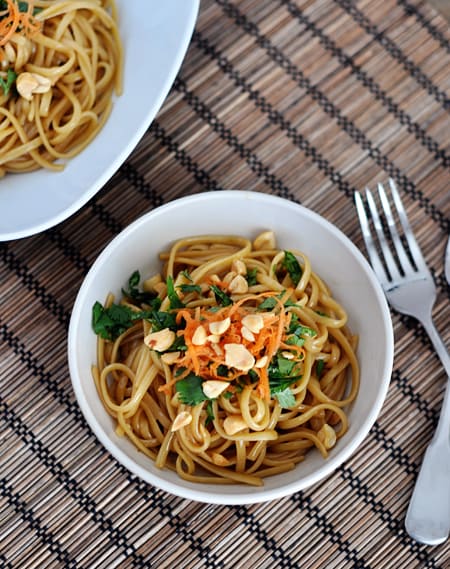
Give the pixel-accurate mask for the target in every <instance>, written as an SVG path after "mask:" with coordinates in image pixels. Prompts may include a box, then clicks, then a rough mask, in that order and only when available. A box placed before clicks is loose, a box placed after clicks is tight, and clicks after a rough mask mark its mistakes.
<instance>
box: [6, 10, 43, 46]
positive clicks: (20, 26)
mask: <svg viewBox="0 0 450 569" xmlns="http://www.w3.org/2000/svg"><path fill="white" fill-rule="evenodd" d="M6 3H7V7H6V9H5V10H3V11H2V12H0V18H1V19H0V46H4V45H6V44H7V43H8V41H9V40H10V39H11V37H12V35H13V34H14V33H16V32H20V33H21V34H22V35H24V36H25V37H28V38H31V37H33V36H34V35H35V34H36V33H38V32H40V31H41V28H42V24H41V22H39V21H38V20H36V18H35V17H34V16H33V1H32V0H29V1H28V7H27V11H26V12H21V11H20V10H19V5H18V3H17V2H16V0H6Z"/></svg>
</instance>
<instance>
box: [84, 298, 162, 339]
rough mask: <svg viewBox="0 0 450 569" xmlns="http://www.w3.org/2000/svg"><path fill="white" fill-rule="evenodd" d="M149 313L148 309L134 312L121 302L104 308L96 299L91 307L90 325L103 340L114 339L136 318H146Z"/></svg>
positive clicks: (131, 324)
mask: <svg viewBox="0 0 450 569" xmlns="http://www.w3.org/2000/svg"><path fill="white" fill-rule="evenodd" d="M150 315H151V312H150V311H145V310H142V311H139V312H135V311H133V310H131V308H130V307H128V306H122V305H121V304H111V306H109V307H108V308H104V307H103V305H102V304H101V303H100V302H98V301H97V302H95V304H94V306H93V307H92V327H93V329H94V332H95V333H96V334H98V335H99V336H101V337H102V338H104V339H105V340H115V339H116V338H117V337H119V336H120V334H123V333H124V332H125V331H126V330H128V328H131V326H133V324H134V322H135V321H136V320H141V319H142V318H148V317H149V316H150Z"/></svg>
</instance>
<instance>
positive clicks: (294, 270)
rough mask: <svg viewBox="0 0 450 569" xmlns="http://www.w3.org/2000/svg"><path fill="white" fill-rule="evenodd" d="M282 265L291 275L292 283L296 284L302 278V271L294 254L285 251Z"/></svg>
mask: <svg viewBox="0 0 450 569" xmlns="http://www.w3.org/2000/svg"><path fill="white" fill-rule="evenodd" d="M282 266H283V267H284V268H285V269H286V271H287V272H288V273H289V276H290V277H291V280H292V282H293V283H294V285H295V286H297V285H298V283H299V281H300V279H301V278H302V274H303V271H302V268H301V267H300V263H299V262H298V261H297V258H296V257H295V255H294V254H293V253H291V252H290V251H285V252H284V259H283V262H282Z"/></svg>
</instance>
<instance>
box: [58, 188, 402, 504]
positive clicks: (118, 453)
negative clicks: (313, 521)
mask: <svg viewBox="0 0 450 569" xmlns="http://www.w3.org/2000/svg"><path fill="white" fill-rule="evenodd" d="M224 198H225V199H233V200H242V199H250V200H256V201H262V202H268V203H272V204H274V205H275V204H280V203H283V204H285V205H286V203H287V204H289V205H290V206H291V207H293V208H299V210H303V213H306V214H307V215H308V216H310V217H311V218H313V219H314V220H315V221H316V222H318V223H319V224H321V225H325V226H326V228H327V229H328V230H330V231H332V232H333V233H334V234H335V236H336V237H338V238H339V239H340V240H341V241H342V240H343V241H344V243H345V245H346V247H348V248H349V250H350V253H351V254H352V255H353V256H354V257H355V258H356V260H357V261H358V263H359V265H360V266H361V269H362V270H363V271H364V272H365V274H366V276H367V277H368V279H369V281H370V283H371V285H372V286H373V291H374V294H375V297H376V300H377V302H378V305H379V307H380V310H381V317H382V324H383V328H384V331H385V335H384V353H385V358H384V364H383V369H382V371H381V373H380V386H379V389H378V392H377V395H376V398H375V401H374V404H373V405H372V407H371V409H370V411H369V413H368V414H367V415H366V417H365V419H364V420H363V421H362V422H361V424H360V426H359V427H358V430H357V432H356V433H355V435H354V436H353V437H352V439H350V440H349V441H347V442H346V445H345V446H343V447H342V449H340V450H339V451H338V452H337V453H336V455H334V456H332V457H329V458H328V459H327V460H326V461H324V463H323V465H321V466H320V467H319V468H318V469H317V470H315V471H314V472H313V473H310V474H308V475H306V476H304V477H303V478H302V479H299V480H295V481H293V482H290V483H288V484H286V485H284V486H283V487H282V488H273V489H267V488H265V487H264V486H262V487H261V489H259V488H257V489H252V492H249V493H248V494H239V493H236V494H221V493H220V486H218V487H217V488H218V491H217V492H216V493H212V492H211V491H206V490H202V487H203V485H201V484H198V489H197V488H196V487H194V488H186V487H183V486H182V485H178V484H176V483H173V482H171V481H170V480H167V479H165V478H164V476H161V477H158V476H155V475H154V474H153V473H152V472H151V471H150V470H146V469H145V468H143V467H142V466H141V465H139V464H138V463H136V462H135V461H133V460H132V459H131V458H130V457H129V456H127V454H126V453H125V452H124V451H122V450H121V449H120V448H119V447H117V446H116V445H115V444H114V442H113V441H112V440H111V438H110V437H109V436H108V434H107V433H106V432H104V430H103V428H102V427H101V426H100V425H99V423H98V421H97V418H96V417H95V415H94V413H93V412H92V411H91V408H90V405H89V402H88V401H87V398H86V397H85V394H84V392H83V390H82V388H81V385H82V378H80V377H78V373H77V361H76V357H75V353H76V350H75V349H73V348H72V346H74V345H75V342H76V339H77V337H78V328H79V325H80V320H79V319H78V314H79V313H80V309H81V307H82V306H83V302H84V297H85V295H86V294H87V291H88V290H89V287H90V285H91V283H92V282H93V280H94V279H95V277H96V272H97V270H98V268H100V267H101V266H102V264H103V263H104V261H105V260H106V259H108V258H109V257H110V255H111V254H113V253H114V250H115V249H116V248H118V247H120V245H121V244H122V243H123V242H124V241H126V240H127V238H128V236H129V235H130V234H132V233H133V232H135V231H137V230H138V229H139V228H140V227H141V226H142V225H145V224H147V223H149V221H150V220H151V219H152V218H153V217H155V216H157V215H161V213H165V212H167V213H170V210H172V209H178V208H179V207H183V205H185V204H186V203H190V204H192V203H194V204H195V203H200V202H204V201H205V200H216V199H224ZM67 355H68V364H69V372H70V379H71V383H72V387H73V390H74V393H75V396H76V399H77V402H78V405H79V406H80V409H81V411H82V414H83V416H84V418H85V419H86V422H87V423H88V425H89V427H90V429H91V431H92V434H94V435H95V437H96V438H97V439H98V440H99V441H100V442H101V443H102V445H103V446H104V447H105V448H106V450H108V452H109V453H110V454H111V455H112V456H113V457H114V458H115V459H116V460H117V461H118V462H119V463H120V464H121V465H122V466H124V467H125V468H127V470H129V471H130V472H131V473H132V474H134V475H136V476H138V477H139V478H140V479H142V480H144V481H145V482H147V483H149V484H151V485H153V486H155V487H156V488H159V489H162V490H165V491H167V492H169V493H171V494H173V495H175V496H178V497H180V498H185V499H191V500H194V501H198V502H204V503H214V504H221V505H244V504H253V503H262V502H267V501H270V500H274V499H279V498H283V497H286V496H289V495H292V494H294V493H295V492H298V491H300V490H303V489H305V488H308V487H310V486H312V485H314V484H316V483H317V482H319V481H320V480H323V479H324V478H326V477H327V476H329V475H330V474H332V473H333V472H334V471H335V470H336V469H337V468H338V466H339V465H341V464H342V463H344V462H345V461H346V460H347V459H348V458H349V457H350V456H351V455H352V454H354V452H355V451H356V449H357V448H358V447H359V446H360V444H361V443H362V442H363V440H364V439H365V438H366V437H367V435H368V433H369V431H370V429H371V428H372V426H373V424H374V423H375V421H376V419H377V417H378V415H379V413H380V411H381V408H382V406H383V404H384V401H385V398H386V395H387V392H388V388H389V385H390V378H391V373H392V368H393V359H394V333H393V327H392V320H391V315H390V310H389V306H388V303H387V300H386V297H385V294H384V292H383V290H382V287H381V285H380V284H379V282H378V279H377V278H376V276H375V274H374V272H373V270H372V268H371V266H370V265H369V263H368V261H367V260H366V258H365V257H364V256H363V254H362V253H361V251H360V250H359V249H358V248H357V247H356V245H355V244H354V243H353V242H352V241H351V240H350V239H349V238H348V237H347V236H346V235H345V233H343V231H341V230H340V229H339V228H338V227H336V226H335V225H334V224H332V223H331V222H329V221H328V220H327V219H326V218H324V217H322V216H321V215H319V214H318V213H316V212H314V211H313V210H311V209H309V208H307V207H305V206H303V205H300V204H297V203H295V202H293V201H291V200H287V199H285V198H282V197H279V196H273V195H270V194H264V193H262V192H257V191H249V190H238V189H236V190H234V189H233V190H219V191H208V192H203V193H200V194H194V195H190V196H184V197H180V198H177V199H175V200H172V201H170V202H168V203H166V204H163V205H161V206H158V207H156V208H154V209H153V210H151V211H149V212H147V213H144V214H143V215H141V216H140V217H138V218H137V219H135V220H134V221H133V222H131V223H130V224H129V225H128V226H127V227H125V228H124V229H123V230H122V231H121V232H120V233H118V234H117V235H116V236H115V237H113V238H112V239H111V240H110V242H109V243H107V244H106V246H105V247H104V248H103V250H102V251H101V252H100V254H99V255H98V256H97V258H96V260H95V261H94V263H93V264H92V266H91V268H90V270H89V272H88V273H87V275H86V276H85V278H84V280H83V282H82V284H81V287H80V288H79V290H78V293H77V296H76V299H75V303H74V305H73V309H72V314H71V318H70V323H69V329H68V343H67ZM162 472H163V471H162ZM229 488H231V486H230V487H229Z"/></svg>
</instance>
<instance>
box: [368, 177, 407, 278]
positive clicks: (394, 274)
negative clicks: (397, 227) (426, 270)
mask: <svg viewBox="0 0 450 569" xmlns="http://www.w3.org/2000/svg"><path fill="white" fill-rule="evenodd" d="M366 198H367V203H368V205H369V209H370V213H371V215H372V219H373V225H374V227H375V231H376V233H377V237H378V241H379V243H380V247H381V252H382V253H383V257H384V260H385V262H386V266H387V268H388V271H389V274H390V276H391V279H398V278H400V276H401V275H400V272H399V270H398V268H397V264H396V262H395V259H394V257H393V255H392V253H391V249H390V246H389V243H388V242H387V240H386V237H385V235H384V231H383V226H382V225H381V219H380V216H379V214H378V209H377V206H376V204H375V200H374V199H373V195H372V192H371V191H370V190H369V189H368V188H366Z"/></svg>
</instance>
